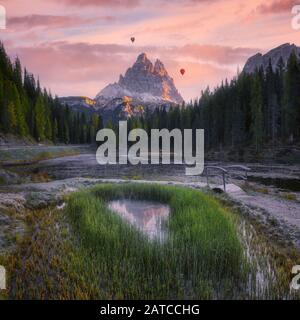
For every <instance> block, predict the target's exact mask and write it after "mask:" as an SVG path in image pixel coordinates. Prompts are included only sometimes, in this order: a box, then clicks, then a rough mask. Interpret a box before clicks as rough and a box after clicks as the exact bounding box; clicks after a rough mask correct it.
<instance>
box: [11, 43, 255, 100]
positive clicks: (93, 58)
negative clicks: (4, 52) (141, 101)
mask: <svg viewBox="0 0 300 320" xmlns="http://www.w3.org/2000/svg"><path fill="white" fill-rule="evenodd" d="M144 51H146V52H151V55H150V56H149V58H150V59H151V60H154V56H155V57H159V58H160V59H161V60H162V61H163V62H164V63H165V65H166V67H167V69H168V71H169V73H170V75H171V76H172V77H173V78H174V79H175V81H176V83H177V84H178V88H179V90H180V91H181V92H182V94H183V96H184V97H185V98H186V99H188V98H189V97H193V96H196V95H197V96H199V95H200V92H201V89H203V88H205V87H206V86H207V85H211V86H213V85H216V84H217V83H219V81H221V80H222V79H224V78H225V77H230V76H231V75H232V70H231V68H230V66H228V68H226V67H224V66H221V64H224V63H225V64H228V65H229V64H231V63H233V62H236V63H239V62H241V60H245V55H246V53H247V52H250V51H251V50H250V49H247V48H245V49H243V48H237V49H234V48H230V47H221V46H204V45H203V46H196V45H189V46H184V47H179V48H172V49H170V48H163V47H133V46H122V45H115V44H88V43H74V44H71V43H67V42H55V43H45V44H42V45H39V46H33V47H16V48H13V47H10V48H9V53H10V55H11V56H15V55H18V56H19V57H20V59H21V61H22V63H23V65H24V66H26V68H28V70H29V71H31V72H33V73H34V74H35V75H37V76H39V78H40V80H41V83H42V84H43V85H45V86H46V87H48V88H50V89H51V91H52V92H53V93H54V94H55V93H57V94H59V95H71V94H72V95H90V96H92V97H93V96H95V95H96V94H97V93H98V91H100V90H101V89H102V88H103V87H104V86H105V85H107V84H108V83H111V82H115V81H118V78H119V75H120V74H124V73H125V71H126V70H127V68H128V67H130V66H131V65H132V63H133V62H134V61H135V59H136V57H137V55H138V54H139V53H140V52H144ZM189 57H191V58H193V59H194V58H196V59H201V61H189ZM210 62H215V63H216V65H214V64H211V63H210ZM181 67H184V68H186V70H187V75H186V76H185V77H182V76H181V75H180V73H179V69H180V68H181Z"/></svg>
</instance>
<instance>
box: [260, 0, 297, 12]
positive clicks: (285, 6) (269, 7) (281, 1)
mask: <svg viewBox="0 0 300 320" xmlns="http://www.w3.org/2000/svg"><path fill="white" fill-rule="evenodd" d="M296 4H299V1H298V0H274V1H273V2H272V3H271V4H262V5H260V6H259V7H258V11H259V12H260V13H281V12H287V11H291V10H292V7H293V6H294V5H296Z"/></svg>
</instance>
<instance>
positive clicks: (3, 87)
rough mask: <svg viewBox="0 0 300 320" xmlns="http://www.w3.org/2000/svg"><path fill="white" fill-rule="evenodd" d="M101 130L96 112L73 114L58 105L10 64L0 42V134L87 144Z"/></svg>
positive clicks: (36, 82) (18, 66)
mask: <svg viewBox="0 0 300 320" xmlns="http://www.w3.org/2000/svg"><path fill="white" fill-rule="evenodd" d="M101 127H102V119H101V117H100V116H99V115H97V114H96V113H94V114H92V115H87V114H86V113H84V112H74V111H72V110H71V109H70V108H69V107H68V106H66V105H62V104H61V103H60V102H59V100H58V98H57V97H53V96H52V95H51V93H50V92H48V91H47V90H46V89H42V88H41V86H40V83H39V80H36V79H35V78H34V76H33V75H32V74H31V73H29V72H28V71H27V70H26V69H25V70H24V71H23V70H22V66H21V63H20V60H19V59H18V58H16V59H15V61H13V62H12V61H11V59H10V58H9V57H8V55H7V53H6V51H5V48H4V46H3V44H2V43H0V132H2V133H5V134H13V135H17V136H19V137H22V138H25V137H28V138H29V137H32V138H34V139H35V140H36V141H49V142H53V143H66V144H68V143H91V142H94V141H95V136H96V132H97V131H98V130H99V129H100V128H101Z"/></svg>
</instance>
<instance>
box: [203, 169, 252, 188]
mask: <svg viewBox="0 0 300 320" xmlns="http://www.w3.org/2000/svg"><path fill="white" fill-rule="evenodd" d="M249 171H251V169H250V168H248V167H246V166H243V165H230V166H224V167H221V166H216V165H210V166H205V167H204V175H205V176H206V181H207V185H208V186H209V177H216V176H218V177H221V178H222V181H223V189H224V191H226V182H227V181H228V179H229V178H235V179H239V180H244V181H246V180H247V179H248V172H249Z"/></svg>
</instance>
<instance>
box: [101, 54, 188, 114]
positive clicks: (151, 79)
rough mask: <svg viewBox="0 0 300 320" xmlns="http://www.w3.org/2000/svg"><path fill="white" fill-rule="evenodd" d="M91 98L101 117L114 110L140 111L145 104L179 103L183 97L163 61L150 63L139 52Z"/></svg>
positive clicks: (129, 112) (150, 107)
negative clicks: (123, 73)
mask: <svg viewBox="0 0 300 320" xmlns="http://www.w3.org/2000/svg"><path fill="white" fill-rule="evenodd" d="M95 101H96V104H95V108H96V110H98V111H99V112H100V113H101V114H103V116H104V118H107V117H112V118H115V117H118V114H120V116H122V117H123V118H124V117H125V118H128V117H131V116H134V115H139V114H142V113H143V112H144V111H145V108H149V109H154V108H155V107H157V106H164V107H166V108H169V107H170V106H172V105H178V104H181V103H182V102H183V98H182V97H181V95H180V93H179V92H178V90H177V89H176V87H175V84H174V81H173V79H172V78H171V77H170V76H169V75H168V72H167V70H166V69H165V67H164V65H163V63H162V62H161V61H160V60H156V61H155V63H154V65H153V64H152V62H151V61H150V60H149V59H148V58H147V56H146V54H145V53H142V54H140V55H139V56H138V57H137V60H136V62H135V63H134V65H133V66H132V67H131V68H129V69H128V70H127V71H126V73H125V75H124V76H123V75H120V78H119V81H118V82H116V83H113V84H109V85H108V86H106V87H105V88H104V89H103V90H101V91H100V92H99V94H98V95H97V96H96V98H95Z"/></svg>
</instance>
